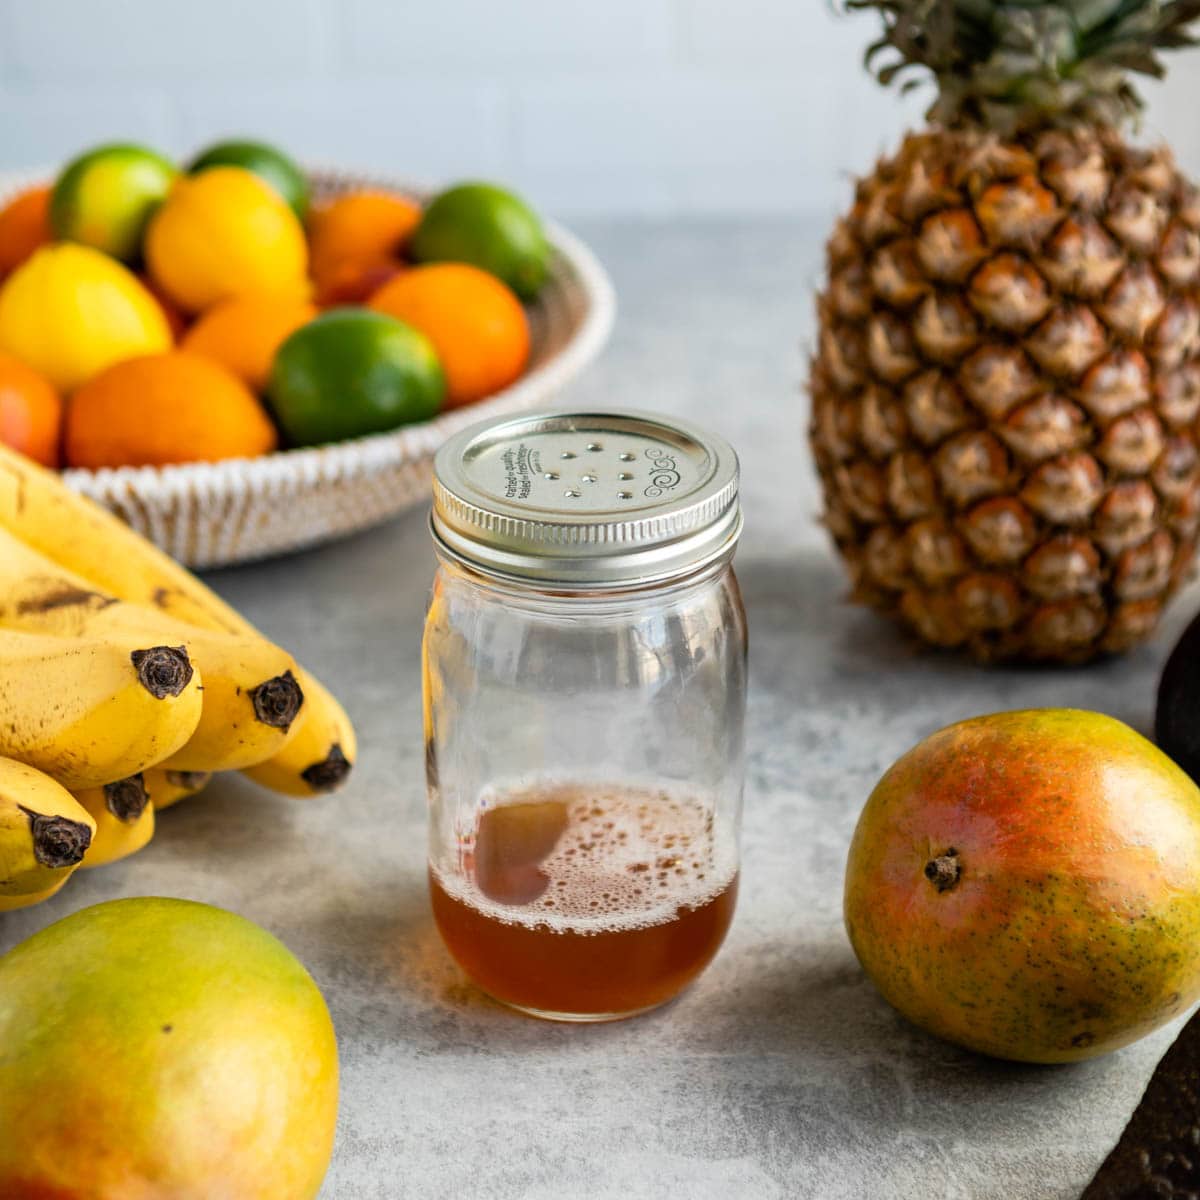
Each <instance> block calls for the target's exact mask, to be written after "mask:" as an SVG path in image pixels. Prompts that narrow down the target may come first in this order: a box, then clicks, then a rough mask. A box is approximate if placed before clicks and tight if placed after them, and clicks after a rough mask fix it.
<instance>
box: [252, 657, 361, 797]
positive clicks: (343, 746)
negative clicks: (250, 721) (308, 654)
mask: <svg viewBox="0 0 1200 1200" xmlns="http://www.w3.org/2000/svg"><path fill="white" fill-rule="evenodd" d="M296 676H297V678H298V679H299V680H300V686H301V688H302V689H303V690H304V707H305V709H306V710H308V715H307V716H304V715H302V716H301V718H300V728H299V730H298V731H297V732H296V736H295V737H294V738H292V740H291V741H290V742H288V744H287V745H286V746H284V748H283V749H282V750H280V751H279V752H278V753H276V754H273V755H271V757H270V758H267V759H264V760H263V761H262V762H260V763H257V764H256V765H255V766H252V767H243V768H242V769H243V771H244V772H245V773H246V774H247V775H248V776H249V777H250V778H251V779H253V780H254V782H255V783H260V784H262V786H263V787H268V788H270V789H271V790H272V791H274V792H283V793H285V794H286V795H289V796H315V795H317V794H318V793H321V792H332V791H336V790H337V789H338V788H339V787H340V786H341V785H342V782H343V781H344V780H345V778H346V776H347V775H349V774H350V768H351V767H352V766H353V765H354V759H355V757H356V755H357V754H358V741H357V739H356V738H355V736H354V726H353V725H352V724H351V723H350V718H349V717H348V716H346V711H345V709H343V708H342V706H341V705H340V704H339V703H338V702H337V699H336V698H335V697H334V695H333V693H332V692H329V691H328V690H326V689H325V688H324V687H322V685H321V684H320V683H319V682H318V681H317V680H316V679H314V678H313V677H312V676H311V675H310V674H309V673H308V672H307V671H306V670H304V668H303V667H301V668H300V669H299V670H298V671H297V672H296Z"/></svg>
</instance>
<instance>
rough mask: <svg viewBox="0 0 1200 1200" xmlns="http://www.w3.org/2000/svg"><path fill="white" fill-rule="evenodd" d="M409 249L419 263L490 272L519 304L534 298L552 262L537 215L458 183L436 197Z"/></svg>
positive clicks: (490, 188) (499, 194)
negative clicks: (464, 265)
mask: <svg viewBox="0 0 1200 1200" xmlns="http://www.w3.org/2000/svg"><path fill="white" fill-rule="evenodd" d="M409 249H410V252H411V254H412V256H413V258H415V259H416V260H417V261H418V262H465V263H471V264H472V265H473V266H476V267H480V268H481V269H483V270H484V271H490V272H491V273H492V274H493V275H495V276H497V277H498V278H500V279H502V280H503V281H504V282H505V283H507V284H508V286H509V287H510V288H512V290H513V291H514V292H516V293H517V295H518V296H520V297H521V299H522V300H532V299H533V298H534V297H535V296H536V295H537V294H538V291H539V290H540V289H541V286H542V284H543V283H544V282H545V279H546V269H547V267H548V266H549V262H550V246H549V244H548V243H547V241H546V234H545V231H544V230H543V229H542V223H541V221H540V220H538V217H537V214H536V213H535V212H534V211H533V210H532V209H531V208H530V207H529V205H527V204H526V203H525V201H524V200H522V199H520V197H518V196H514V195H513V194H512V192H506V191H505V190H504V189H503V188H499V187H495V186H494V185H493V184H490V183H460V184H459V185H458V186H457V187H452V188H450V189H449V191H445V192H442V193H441V194H440V195H438V196H435V197H434V198H433V200H432V201H431V202H430V203H429V206H428V207H427V208H426V209H425V212H424V214H423V215H422V217H421V223H420V224H419V225H418V226H417V229H416V232H415V233H414V234H413V237H412V241H411V242H410V244H409Z"/></svg>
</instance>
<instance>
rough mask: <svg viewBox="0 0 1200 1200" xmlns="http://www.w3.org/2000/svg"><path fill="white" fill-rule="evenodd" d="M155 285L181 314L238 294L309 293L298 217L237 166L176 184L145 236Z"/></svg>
mask: <svg viewBox="0 0 1200 1200" xmlns="http://www.w3.org/2000/svg"><path fill="white" fill-rule="evenodd" d="M145 251H146V262H147V264H148V265H149V267H150V274H151V275H153V276H154V279H155V282H156V283H158V285H159V286H160V287H161V288H162V289H163V291H164V292H166V294H167V295H168V296H169V297H170V298H171V299H172V300H174V301H175V303H176V304H178V305H179V307H180V308H182V309H184V310H185V311H186V312H201V311H202V310H204V309H206V308H209V307H210V306H211V305H213V304H216V303H217V302H218V301H220V300H224V299H226V298H228V297H229V296H236V295H238V294H240V293H242V292H258V291H263V292H287V293H290V294H292V295H295V296H303V295H306V294H307V291H308V282H307V275H306V272H307V270H308V246H307V244H306V242H305V240H304V228H303V226H302V225H301V224H300V221H299V219H298V218H297V217H296V214H295V213H294V212H293V211H292V210H291V208H290V207H289V206H288V203H287V201H286V200H284V199H283V197H281V196H280V195H279V193H278V192H276V191H275V190H274V189H273V188H272V187H270V185H268V184H266V183H264V182H263V181H262V180H261V179H259V177H258V176H257V175H253V174H251V173H250V172H249V171H246V170H243V169H242V168H241V167H210V168H209V169H208V170H206V171H201V172H200V174H199V175H193V176H188V177H185V178H183V179H180V180H178V181H177V182H176V184H175V186H174V187H173V188H172V189H171V194H170V195H169V196H168V197H167V199H166V200H165V201H164V203H163V205H162V207H161V208H159V210H158V212H156V213H155V214H154V216H153V217H152V218H151V221H150V225H149V227H148V229H147V231H146V245H145Z"/></svg>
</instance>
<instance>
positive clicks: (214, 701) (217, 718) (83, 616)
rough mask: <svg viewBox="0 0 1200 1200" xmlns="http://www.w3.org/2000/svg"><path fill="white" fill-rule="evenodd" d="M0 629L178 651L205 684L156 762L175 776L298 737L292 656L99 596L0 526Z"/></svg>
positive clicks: (242, 763)
mask: <svg viewBox="0 0 1200 1200" xmlns="http://www.w3.org/2000/svg"><path fill="white" fill-rule="evenodd" d="M0 625H5V626H10V627H14V628H19V629H24V630H31V631H34V632H38V633H43V634H53V635H54V636H56V637H75V638H79V637H84V638H89V637H90V638H101V639H109V640H117V641H121V640H124V641H125V643H126V644H130V643H131V640H132V644H133V645H143V646H144V645H145V644H146V640H147V639H152V640H155V641H158V640H161V641H163V642H164V643H165V644H169V645H180V644H182V645H184V646H185V647H186V649H187V653H188V656H189V658H190V659H191V662H192V663H193V664H194V666H195V667H196V669H197V670H198V671H199V673H200V675H201V677H202V679H203V689H202V690H203V703H202V705H201V711H200V720H199V723H198V724H197V725H196V728H195V730H194V731H193V732H192V735H191V736H190V737H189V738H188V740H187V742H186V743H185V744H184V745H183V746H182V747H181V748H180V749H179V750H176V751H175V752H174V753H173V754H171V755H170V756H169V757H168V758H167V759H166V760H165V762H164V764H162V765H166V766H169V767H173V768H175V769H176V770H180V771H223V770H231V769H234V768H238V767H247V766H251V765H252V764H254V763H257V762H262V760H263V759H264V758H269V757H270V756H271V755H272V754H276V753H278V751H279V750H281V749H282V748H283V747H284V745H286V743H287V740H288V737H289V736H290V735H292V734H294V733H296V732H298V731H299V727H298V725H297V724H296V720H295V718H296V716H297V715H298V713H299V711H300V706H301V704H302V702H303V699H304V695H303V692H302V691H301V690H300V685H299V684H298V683H297V682H296V678H295V674H294V672H295V670H296V664H295V663H294V662H293V661H292V659H291V658H290V657H289V656H288V655H287V654H286V653H284V651H282V650H280V649H279V647H278V646H273V645H272V644H271V643H270V642H267V641H264V640H263V639H262V638H260V637H246V636H241V637H238V636H234V635H232V634H222V633H210V632H209V631H207V630H202V629H195V628H193V627H192V626H190V625H187V624H185V623H184V622H183V621H180V620H177V619H176V618H174V617H171V616H168V615H167V614H166V613H162V612H156V611H154V610H153V609H150V608H145V607H143V606H141V605H138V604H129V603H127V602H125V601H123V600H118V599H116V598H114V597H113V596H111V595H109V594H108V593H106V592H103V591H100V590H97V589H96V588H95V587H94V586H93V585H92V584H91V583H89V582H88V581H87V580H86V579H84V578H82V576H79V575H76V574H75V573H74V572H72V571H69V570H67V568H65V567H62V566H59V565H58V563H56V562H53V561H52V560H51V559H49V558H46V557H45V556H44V555H41V554H39V553H38V552H37V551H36V550H33V549H31V548H30V547H29V546H27V545H25V544H24V543H23V542H21V541H20V540H18V539H17V538H16V537H15V536H14V535H13V534H12V533H11V532H9V531H8V530H7V529H5V528H0Z"/></svg>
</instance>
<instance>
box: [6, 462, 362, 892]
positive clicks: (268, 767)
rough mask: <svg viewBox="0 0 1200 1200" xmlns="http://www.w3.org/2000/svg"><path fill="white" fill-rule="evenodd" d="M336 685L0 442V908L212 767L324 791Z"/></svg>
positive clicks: (55, 884)
mask: <svg viewBox="0 0 1200 1200" xmlns="http://www.w3.org/2000/svg"><path fill="white" fill-rule="evenodd" d="M356 753H357V746H356V742H355V736H354V729H353V727H352V726H351V724H350V720H349V718H348V717H347V716H346V713H345V712H344V711H343V709H342V707H341V705H340V704H338V702H337V700H336V699H335V698H334V697H333V695H332V694H331V693H330V692H329V691H328V690H327V689H326V688H325V687H324V686H323V685H322V684H321V683H320V682H319V681H318V680H317V679H315V678H314V677H313V676H312V675H310V674H309V673H308V672H307V671H305V670H304V669H303V668H302V667H301V666H300V665H299V664H298V663H296V662H295V660H294V659H292V657H291V656H290V655H289V654H287V652H286V651H284V650H281V649H280V648H279V647H278V646H276V645H274V644H272V643H271V642H270V641H268V640H267V639H266V638H264V637H263V635H262V634H261V633H259V632H258V630H256V629H255V628H254V627H253V626H252V625H251V624H250V623H249V622H248V621H246V619H245V618H244V617H242V616H241V614H239V613H238V612H236V611H235V610H234V609H232V608H231V607H230V606H229V605H227V604H226V603H225V602H224V601H223V600H221V599H220V597H218V596H217V595H216V594H215V593H214V592H212V591H210V590H209V589H208V588H207V587H206V586H205V585H204V584H203V583H201V582H200V581H199V580H198V579H197V578H196V577H195V576H193V575H192V574H190V573H189V572H188V571H186V570H185V569H184V568H183V567H181V566H180V565H179V564H178V563H176V562H175V561H174V560H173V559H171V558H170V557H168V556H167V555H166V554H164V553H162V551H160V550H158V549H157V548H156V547H155V546H153V545H151V544H150V543H149V542H147V541H146V540H145V539H144V538H142V537H140V536H139V535H138V534H136V533H134V532H133V531H132V530H131V529H129V528H128V527H127V526H126V525H124V524H123V523H122V522H121V521H120V520H118V519H117V518H116V517H115V516H113V515H111V514H110V513H108V512H107V511H105V510H104V509H102V508H100V507H99V506H97V505H95V504H93V503H92V502H91V501H90V500H87V499H85V498H84V497H82V496H79V495H77V494H76V493H74V492H72V491H70V490H69V489H67V488H66V487H64V486H63V484H62V483H61V481H60V480H59V479H58V477H57V476H56V475H53V474H52V473H50V472H48V471H45V470H43V469H42V468H41V467H38V466H37V465H35V464H34V463H32V462H30V461H29V460H28V459H26V458H24V457H23V456H22V455H20V454H17V453H16V452H14V451H12V450H10V449H8V448H7V447H6V446H3V445H0V912H4V911H6V910H8V909H13V908H22V907H25V906H26V905H29V904H36V903H37V902H38V901H40V900H44V899H46V898H47V897H49V896H52V895H53V894H54V893H55V892H57V891H58V890H59V889H60V888H61V887H62V886H63V885H64V884H65V883H66V881H67V879H68V878H69V877H70V875H71V873H72V872H73V871H74V870H75V869H76V868H77V867H79V866H83V867H93V866H102V865H104V864H106V863H110V862H115V861H116V860H118V859H120V858H124V857H126V856H127V855H129V854H133V853H134V852H136V851H137V850H140V849H141V848H142V847H143V846H144V845H145V844H146V843H147V842H148V841H149V840H150V838H151V837H152V836H153V833H154V820H155V813H156V812H161V811H162V810H163V809H165V808H168V807H169V806H170V805H172V804H175V803H177V802H178V801H179V800H182V799H184V798H185V797H187V796H191V795H195V794H196V793H197V792H199V791H200V790H201V789H202V788H203V787H204V786H205V784H206V783H207V782H208V780H209V778H210V777H211V776H212V774H213V773H214V772H216V771H229V770H238V771H243V772H245V773H246V774H247V775H248V776H249V777H250V778H252V779H254V780H256V781H257V782H258V783H260V784H262V785H263V786H264V787H268V788H271V789H273V790H274V791H278V792H283V793H285V794H288V795H293V796H313V795H317V794H319V793H322V792H330V791H333V790H335V789H336V788H337V787H338V786H339V785H340V784H341V783H342V782H343V781H344V780H345V778H346V776H347V774H348V773H349V771H350V769H351V767H352V766H353V763H354V759H355V755H356Z"/></svg>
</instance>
